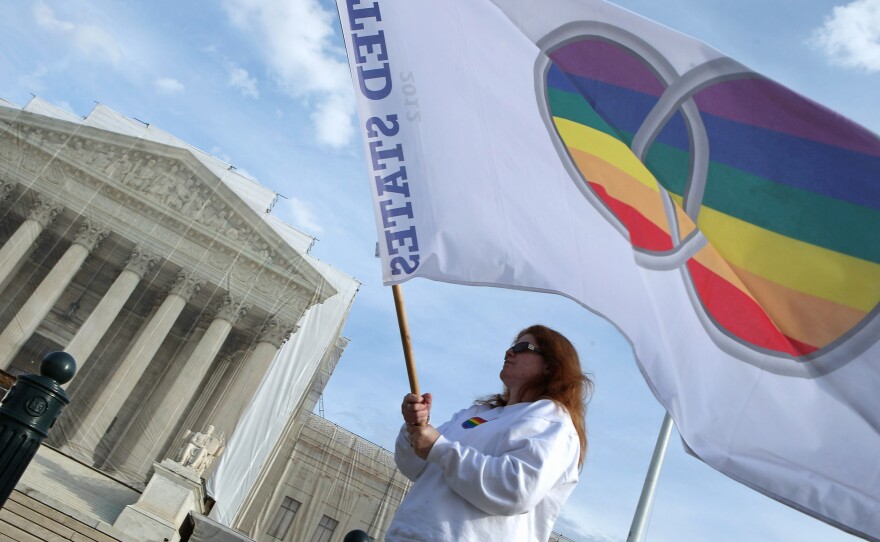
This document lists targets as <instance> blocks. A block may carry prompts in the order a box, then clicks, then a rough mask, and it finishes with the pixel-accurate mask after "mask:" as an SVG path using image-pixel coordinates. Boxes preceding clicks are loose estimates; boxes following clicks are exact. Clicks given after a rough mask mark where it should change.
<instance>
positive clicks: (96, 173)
mask: <svg viewBox="0 0 880 542" xmlns="http://www.w3.org/2000/svg"><path fill="white" fill-rule="evenodd" d="M196 152H197V151H196ZM229 175H230V176H231V175H234V172H232V171H231V170H230V171H229ZM0 177H2V179H3V180H4V181H6V182H7V183H15V184H16V185H17V186H18V187H19V190H20V191H21V192H22V194H24V193H25V192H27V191H33V192H36V193H40V194H50V195H51V196H50V197H53V198H55V199H56V200H58V202H59V203H61V204H63V205H64V206H65V207H66V208H68V209H70V210H71V211H73V212H75V213H79V214H86V215H87V216H90V217H93V218H95V219H97V220H99V221H101V222H103V223H105V224H107V225H108V226H109V227H111V228H112V229H115V230H118V231H125V230H128V231H132V230H134V231H133V233H136V234H137V235H136V237H138V238H140V239H143V240H144V241H143V242H144V243H145V244H146V245H147V248H148V249H150V250H152V251H154V252H155V253H157V254H160V255H162V256H164V257H167V258H169V259H171V260H173V261H174V262H175V263H178V264H179V265H181V266H185V267H188V268H190V269H195V270H197V271H198V272H201V273H203V274H204V275H205V276H206V278H207V279H208V280H211V281H212V282H214V283H215V284H223V285H224V286H227V287H228V289H229V290H230V291H231V292H233V293H239V294H244V293H248V295H249V296H250V297H252V298H253V297H254V296H256V297H258V298H260V300H261V301H262V303H260V304H263V305H266V308H267V310H271V308H273V307H278V308H279V309H280V310H278V311H273V312H278V313H279V315H281V314H284V315H285V316H287V317H288V318H292V317H294V316H296V318H295V319H298V315H297V313H299V315H301V313H302V311H304V310H305V309H306V308H307V307H308V306H310V305H311V304H313V303H320V302H322V301H323V300H324V299H326V298H327V297H329V296H331V295H333V294H335V290H334V289H333V287H332V286H330V285H329V284H327V283H326V281H325V280H324V279H323V277H322V275H321V273H319V272H318V271H317V270H316V269H314V267H313V266H312V265H311V264H310V263H309V262H308V260H307V259H306V258H304V255H303V254H302V253H300V252H299V251H298V250H296V249H295V248H294V247H292V246H291V245H290V244H289V243H288V242H287V241H286V240H285V239H283V238H282V237H281V236H280V235H279V234H278V233H277V232H276V231H275V230H274V229H273V228H272V227H271V226H270V225H269V224H267V223H266V220H265V218H266V214H267V213H268V211H269V209H264V210H263V209H259V207H257V206H258V205H259V203H256V204H255V202H254V201H247V200H246V199H245V198H243V197H241V196H240V195H239V194H238V193H236V191H235V190H233V188H231V187H230V183H229V182H228V181H227V180H224V178H223V173H222V171H218V168H216V167H215V168H209V167H208V166H206V165H205V163H204V161H203V160H200V159H198V158H197V157H196V156H195V155H194V154H193V151H192V150H189V149H186V148H182V147H180V146H173V145H169V144H164V143H160V142H157V141H151V140H148V139H145V138H139V137H134V136H132V135H128V134H125V133H119V132H114V131H110V130H106V129H103V128H96V127H92V126H87V125H84V124H78V123H74V122H69V121H66V120H62V119H58V118H52V117H47V116H43V115H38V114H33V113H29V112H26V111H22V110H17V109H10V108H5V107H0ZM236 177H238V176H237V175H236ZM237 180H238V182H239V183H241V178H240V177H238V179H237ZM295 319H294V321H295Z"/></svg>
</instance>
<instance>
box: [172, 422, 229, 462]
mask: <svg viewBox="0 0 880 542" xmlns="http://www.w3.org/2000/svg"><path fill="white" fill-rule="evenodd" d="M184 438H185V439H187V443H186V444H185V445H184V446H183V449H182V450H181V452H180V459H179V460H178V461H177V462H178V463H180V464H181V465H183V466H184V467H189V468H191V469H193V470H194V471H196V474H202V473H203V472H205V471H206V470H207V469H208V467H210V466H211V464H212V463H214V459H216V458H217V457H219V456H220V454H221V453H223V448H224V444H225V443H224V440H223V434H222V433H221V434H220V436H215V435H214V426H213V425H209V426H208V427H207V429H205V432H204V433H199V432H195V433H193V432H192V431H187V432H186V434H185V435H184Z"/></svg>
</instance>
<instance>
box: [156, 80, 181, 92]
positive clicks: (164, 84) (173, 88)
mask: <svg viewBox="0 0 880 542" xmlns="http://www.w3.org/2000/svg"><path fill="white" fill-rule="evenodd" d="M153 86H155V87H156V91H157V92H158V93H159V94H179V93H181V92H183V91H184V90H186V87H185V86H183V83H181V82H180V81H178V80H177V79H172V78H170V77H160V78H159V79H156V80H155V81H153Z"/></svg>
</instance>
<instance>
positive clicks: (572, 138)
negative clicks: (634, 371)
mask: <svg viewBox="0 0 880 542" xmlns="http://www.w3.org/2000/svg"><path fill="white" fill-rule="evenodd" d="M337 1H338V6H339V11H340V15H341V18H342V28H343V33H344V34H345V39H346V45H347V48H348V55H349V61H350V65H351V70H352V77H353V80H354V82H355V86H356V90H357V95H358V106H359V113H360V117H361V130H362V132H363V137H364V141H365V145H366V155H367V166H368V170H369V178H370V182H371V184H372V188H373V198H374V204H375V209H376V218H377V233H378V237H379V247H380V255H381V261H382V265H383V276H384V279H385V281H386V283H397V282H403V281H406V280H408V279H410V278H413V277H424V278H429V279H433V280H441V281H446V282H456V283H463V284H474V285H492V286H504V287H512V288H521V289H528V290H538V291H546V292H555V293H559V294H562V295H565V296H568V297H570V298H573V299H575V300H577V301H578V302H580V303H581V304H583V305H584V306H586V307H588V308H590V309H591V310H593V311H595V312H597V313H600V314H602V315H603V316H604V317H606V318H607V319H609V320H610V321H611V322H613V323H614V324H615V325H616V326H617V327H618V328H619V329H620V330H621V331H622V332H623V333H624V334H625V335H626V337H627V338H628V339H629V340H630V342H631V343H632V345H633V348H634V350H635V354H636V357H637V359H638V362H639V364H640V365H641V368H642V371H643V373H644V375H645V376H646V378H647V380H648V383H649V385H650V387H651V389H652V390H653V392H654V394H655V395H656V397H657V398H658V399H659V400H660V402H661V403H662V404H663V406H664V407H665V408H666V409H667V410H668V411H669V412H670V414H671V415H672V417H673V419H674V420H675V422H676V425H677V426H678V428H679V431H680V433H681V435H682V438H683V439H684V441H685V442H686V443H687V446H688V447H689V448H690V449H691V450H692V452H693V453H694V454H695V455H697V456H698V457H699V458H700V459H702V460H703V461H705V462H706V463H708V464H709V465H711V466H713V467H714V468H716V469H718V470H719V471H721V472H723V473H725V474H727V475H728V476H730V477H732V478H734V479H736V480H738V481H740V482H743V483H744V484H746V485H748V486H750V487H752V488H754V489H756V490H758V491H761V492H762V493H765V494H767V495H769V496H771V497H773V498H774V499H777V500H780V501H782V502H785V503H787V504H789V505H790V506H793V507H795V508H797V509H799V510H802V511H804V512H806V513H808V514H811V515H814V516H816V517H818V518H821V519H823V520H824V521H827V522H829V523H831V524H833V525H836V526H838V527H840V528H842V529H844V530H847V531H849V532H852V533H855V534H858V535H860V536H863V537H866V538H869V539H872V540H878V539H880V512H878V511H880V462H878V461H877V460H876V457H877V456H878V454H880V394H878V393H877V390H878V389H880V345H878V342H877V338H878V336H880V320H878V318H877V313H878V308H877V307H878V300H880V236H878V235H877V232H878V231H880V213H878V209H880V140H878V138H877V136H875V135H874V134H872V133H870V132H868V131H867V130H865V129H864V128H861V127H859V126H858V125H856V124H854V123H852V122H850V121H848V120H846V119H843V118H842V117H840V116H839V115H836V114H834V113H833V112H830V111H828V110H827V109H824V108H822V107H821V106H819V105H817V104H815V103H812V102H810V101H809V100H807V99H805V98H803V97H801V96H798V95H797V94H795V93H793V92H792V91H790V90H788V89H786V88H784V87H782V86H781V85H779V84H777V83H775V82H773V81H771V80H768V79H766V78H763V77H761V76H759V75H758V74H755V73H754V72H752V71H751V70H749V69H748V68H746V67H744V66H742V65H741V64H738V63H737V62H735V61H733V60H731V59H729V58H727V57H725V56H724V55H722V54H720V53H718V52H717V51H714V50H712V49H711V48H709V47H707V46H706V45H704V44H702V43H700V42H698V41H696V40H693V39H691V38H689V37H687V36H683V35H681V34H678V33H676V32H673V31H671V30H669V29H667V28H665V27H662V26H660V25H658V24H656V23H653V22H651V21H648V20H645V19H643V18H641V17H639V16H637V15H634V14H632V13H630V12H628V11H625V10H622V9H620V8H618V7H615V6H612V5H610V4H607V3H604V2H602V1H600V0H544V1H542V2H534V1H528V0H468V1H464V2H462V1H458V2H455V1H447V2H425V1H421V0H408V1H393V2H392V1H390V0H363V1H358V0H337Z"/></svg>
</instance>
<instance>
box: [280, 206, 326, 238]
mask: <svg viewBox="0 0 880 542" xmlns="http://www.w3.org/2000/svg"><path fill="white" fill-rule="evenodd" d="M287 205H288V208H289V209H290V212H291V214H293V223H294V225H295V226H296V227H297V228H299V229H301V230H303V231H304V232H306V233H310V234H319V233H322V232H323V231H324V228H323V227H322V226H321V225H320V224H319V223H318V220H317V215H316V214H315V212H314V211H313V210H312V208H311V207H310V206H309V204H308V203H306V202H305V201H303V200H301V199H299V198H294V197H291V198H289V199H288V200H287Z"/></svg>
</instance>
